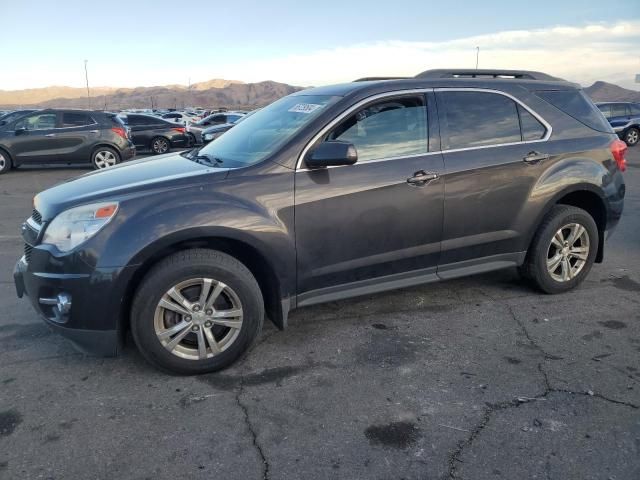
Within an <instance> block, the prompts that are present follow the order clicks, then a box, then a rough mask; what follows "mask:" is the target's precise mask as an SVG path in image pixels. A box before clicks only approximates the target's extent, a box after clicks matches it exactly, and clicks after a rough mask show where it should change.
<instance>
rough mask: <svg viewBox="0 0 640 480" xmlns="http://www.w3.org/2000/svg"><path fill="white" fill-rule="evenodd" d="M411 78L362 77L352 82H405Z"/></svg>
mask: <svg viewBox="0 0 640 480" xmlns="http://www.w3.org/2000/svg"><path fill="white" fill-rule="evenodd" d="M407 78H411V77H362V78H358V79H356V80H354V82H373V81H376V80H406V79H407Z"/></svg>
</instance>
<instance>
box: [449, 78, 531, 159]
mask: <svg viewBox="0 0 640 480" xmlns="http://www.w3.org/2000/svg"><path fill="white" fill-rule="evenodd" d="M438 105H439V109H440V105H442V107H444V108H443V110H444V116H443V117H444V123H445V125H446V129H445V132H446V133H445V135H444V136H443V141H444V144H445V145H444V148H445V149H449V150H451V149H456V148H473V147H482V146H488V145H498V144H502V143H514V142H519V141H520V140H521V136H520V121H519V119H518V109H517V108H516V102H514V101H513V100H511V99H510V98H508V97H505V96H504V95H499V94H496V93H490V92H457V91H451V92H439V93H438Z"/></svg>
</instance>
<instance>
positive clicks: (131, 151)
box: [120, 142, 136, 162]
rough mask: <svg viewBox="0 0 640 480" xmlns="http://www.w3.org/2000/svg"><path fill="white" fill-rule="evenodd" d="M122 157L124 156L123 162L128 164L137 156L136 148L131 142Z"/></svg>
mask: <svg viewBox="0 0 640 480" xmlns="http://www.w3.org/2000/svg"><path fill="white" fill-rule="evenodd" d="M120 155H121V156H122V161H123V162H126V161H127V160H131V159H132V158H134V157H135V156H136V147H135V145H134V144H133V143H131V142H129V145H127V147H126V148H124V149H123V150H122V151H121V153H120Z"/></svg>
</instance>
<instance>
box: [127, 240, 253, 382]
mask: <svg viewBox="0 0 640 480" xmlns="http://www.w3.org/2000/svg"><path fill="white" fill-rule="evenodd" d="M263 321H264V307H263V301H262V293H261V291H260V288H259V287H258V283H257V282H256V280H255V278H254V277H253V275H252V274H251V272H250V271H249V270H248V269H247V268H246V267H245V266H244V265H243V264H242V263H240V262H239V261H238V260H236V259H235V258H233V257H231V256H229V255H226V254H224V253H222V252H218V251H214V250H200V249H198V250H195V249H194V250H186V251H183V252H178V253H176V254H174V255H171V256H170V257H168V258H166V259H165V260H163V261H162V262H161V263H159V264H158V265H157V266H156V267H154V268H153V269H152V270H151V272H149V274H148V275H147V277H146V278H145V279H144V281H143V283H142V285H141V287H140V289H139V290H138V292H137V293H136V296H135V298H134V301H133V307H132V311H131V330H132V333H133V338H134V340H135V342H136V344H137V345H138V348H139V349H140V351H141V352H142V355H143V356H144V357H145V358H146V359H147V360H148V361H149V362H150V363H152V364H153V365H155V366H157V367H159V368H162V369H164V370H169V371H172V372H175V373H180V374H198V373H207V372H214V371H216V370H220V369H222V368H225V367H227V366H228V365H230V364H232V363H233V362H234V361H235V360H237V359H238V358H239V357H240V356H241V355H242V354H243V353H245V352H247V351H248V350H249V348H250V347H251V346H252V345H253V343H254V341H255V340H256V339H257V338H258V336H259V335H260V332H261V331H262V324H263Z"/></svg>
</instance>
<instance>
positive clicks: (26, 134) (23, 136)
mask: <svg viewBox="0 0 640 480" xmlns="http://www.w3.org/2000/svg"><path fill="white" fill-rule="evenodd" d="M57 125H58V114H57V113H56V112H36V113H32V114H30V115H27V116H25V117H22V118H20V119H19V120H18V121H16V122H15V123H13V124H9V125H7V126H3V127H2V128H4V129H7V130H10V132H9V135H10V136H9V137H8V139H7V146H8V147H9V150H10V151H11V154H12V156H13V158H14V159H15V161H16V163H17V164H23V163H49V162H51V161H54V160H55V158H56V156H57V155H58V153H59V148H58V141H57V139H56V135H55V134H56V126H57Z"/></svg>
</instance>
